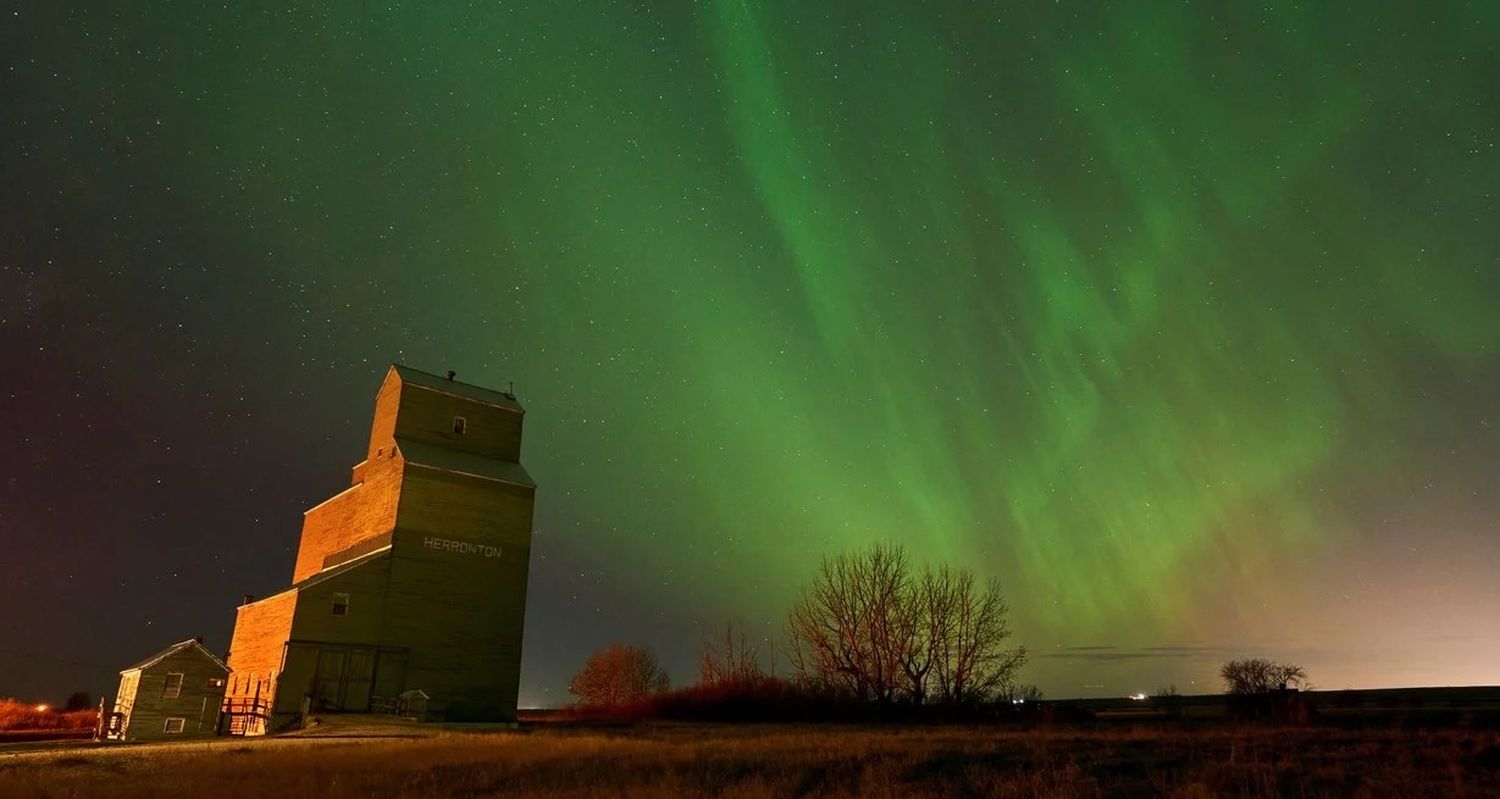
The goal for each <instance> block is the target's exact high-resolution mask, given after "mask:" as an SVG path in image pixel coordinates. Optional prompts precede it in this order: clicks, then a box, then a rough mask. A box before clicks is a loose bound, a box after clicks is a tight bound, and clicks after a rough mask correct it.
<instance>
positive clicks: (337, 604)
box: [333, 594, 349, 616]
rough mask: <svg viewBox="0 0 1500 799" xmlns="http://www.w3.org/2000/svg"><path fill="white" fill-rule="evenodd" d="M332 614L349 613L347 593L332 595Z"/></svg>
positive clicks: (343, 614)
mask: <svg viewBox="0 0 1500 799" xmlns="http://www.w3.org/2000/svg"><path fill="white" fill-rule="evenodd" d="M333 615H335V616H348V615H349V595H348V594H334V595H333Z"/></svg>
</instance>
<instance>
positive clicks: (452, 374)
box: [448, 369, 458, 380]
mask: <svg viewBox="0 0 1500 799" xmlns="http://www.w3.org/2000/svg"><path fill="white" fill-rule="evenodd" d="M455 377H458V372H455V371H453V370H452V369H449V370H448V379H449V380H452V379H453V378H455Z"/></svg>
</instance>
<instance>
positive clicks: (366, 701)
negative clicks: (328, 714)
mask: <svg viewBox="0 0 1500 799" xmlns="http://www.w3.org/2000/svg"><path fill="white" fill-rule="evenodd" d="M374 679H375V653H374V652H371V651H369V650H368V649H356V650H354V651H353V652H350V653H349V668H348V669H347V670H345V682H344V702H343V709H344V710H353V711H357V712H360V713H365V712H368V711H369V709H370V684H371V683H372V682H373V681H374Z"/></svg>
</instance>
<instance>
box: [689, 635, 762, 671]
mask: <svg viewBox="0 0 1500 799" xmlns="http://www.w3.org/2000/svg"><path fill="white" fill-rule="evenodd" d="M761 676H762V673H761V670H760V652H759V651H758V650H757V649H755V648H754V647H752V646H751V645H750V640H749V638H748V637H747V636H746V635H745V628H744V626H743V625H738V626H737V625H736V624H735V623H734V622H726V623H725V624H724V630H723V633H722V634H721V635H716V636H708V635H705V636H704V637H703V643H702V646H701V648H700V652H699V655H698V683H699V684H700V685H725V684H732V683H744V682H749V681H751V680H755V679H757V678H759V677H761Z"/></svg>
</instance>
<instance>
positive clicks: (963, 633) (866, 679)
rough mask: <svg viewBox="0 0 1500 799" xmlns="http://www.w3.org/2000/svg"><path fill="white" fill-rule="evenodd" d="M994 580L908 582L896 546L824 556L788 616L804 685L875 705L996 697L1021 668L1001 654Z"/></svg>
mask: <svg viewBox="0 0 1500 799" xmlns="http://www.w3.org/2000/svg"><path fill="white" fill-rule="evenodd" d="M1007 612H1008V608H1007V606H1006V604H1005V599H1004V596H1003V595H1002V594H1001V593H1000V587H999V584H998V583H997V582H995V581H993V580H992V581H990V582H988V583H986V584H984V585H982V586H981V585H980V584H979V583H978V582H976V580H975V579H974V575H973V573H972V572H970V571H968V570H965V569H953V568H950V567H946V566H945V567H941V568H937V569H931V568H929V569H924V570H923V571H922V572H921V573H920V574H918V575H915V576H913V574H912V571H911V567H910V564H909V561H908V560H907V557H906V552H905V550H903V549H902V548H901V547H900V546H896V545H888V544H878V545H876V546H875V547H873V548H871V549H870V550H868V551H866V552H863V553H857V554H850V553H845V554H842V555H838V556H836V557H832V558H825V559H824V560H823V562H822V564H821V565H820V566H819V569H818V572H817V573H816V574H815V575H814V577H813V582H812V585H811V586H809V587H808V588H807V589H806V590H804V591H803V592H802V594H801V596H800V597H799V598H798V600H797V603H796V604H795V605H794V606H793V608H792V611H791V613H790V614H789V615H788V617H787V638H788V639H789V646H788V656H789V658H790V659H791V661H792V666H793V668H794V669H795V670H796V671H797V674H798V676H799V677H800V678H801V679H802V680H803V681H805V682H808V683H812V684H814V685H818V686H821V687H823V688H825V689H832V690H836V691H839V692H843V693H846V694H849V695H851V696H854V697H856V698H858V699H861V700H870V701H875V702H879V703H890V702H894V701H908V702H912V703H914V704H929V703H934V702H936V703H951V704H957V703H972V702H979V701H985V700H988V699H992V698H996V697H997V696H998V695H999V694H1000V693H1002V692H1003V690H1004V689H1005V688H1006V686H1008V685H1010V683H1011V679H1012V677H1013V676H1014V674H1015V672H1016V670H1017V669H1018V668H1019V667H1020V666H1021V664H1022V663H1023V662H1025V658H1026V652H1025V650H1024V649H1019V648H1018V649H1006V648H1005V642H1006V639H1007V638H1009V637H1010V628H1009V627H1008V626H1007V623H1006V614H1007Z"/></svg>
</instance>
